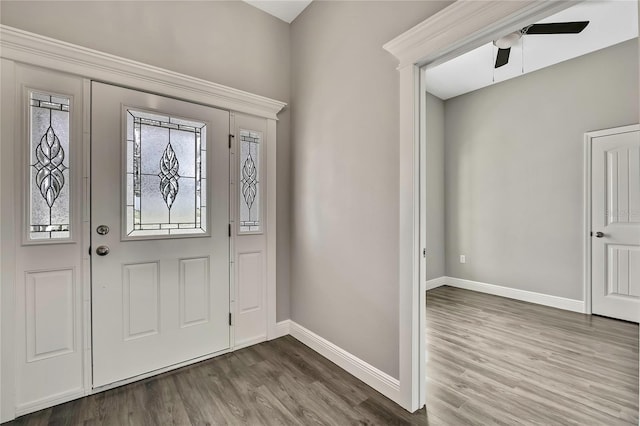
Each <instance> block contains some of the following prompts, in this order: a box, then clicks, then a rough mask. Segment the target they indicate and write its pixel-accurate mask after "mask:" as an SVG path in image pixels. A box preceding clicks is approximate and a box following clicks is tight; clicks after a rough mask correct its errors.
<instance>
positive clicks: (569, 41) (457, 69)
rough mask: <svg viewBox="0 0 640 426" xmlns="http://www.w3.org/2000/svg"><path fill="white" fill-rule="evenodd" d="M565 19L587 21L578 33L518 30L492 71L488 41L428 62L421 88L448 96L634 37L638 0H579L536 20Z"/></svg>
mask: <svg viewBox="0 0 640 426" xmlns="http://www.w3.org/2000/svg"><path fill="white" fill-rule="evenodd" d="M570 21H590V22H589V25H588V26H587V27H586V28H585V29H584V30H583V31H582V32H581V33H579V34H557V35H529V36H527V35H525V36H523V37H522V38H521V39H520V41H519V42H518V44H516V45H515V46H513V47H512V48H511V55H510V57H509V63H508V64H507V65H505V66H503V67H500V68H498V69H495V71H494V63H495V58H496V52H497V48H496V47H495V46H493V43H491V42H489V43H487V44H485V45H483V46H480V47H479V48H477V49H474V50H472V51H470V52H468V53H465V54H463V55H461V56H458V57H457V58H454V59H452V60H450V61H448V62H445V63H443V64H440V65H437V66H435V67H433V68H428V69H427V71H426V86H427V91H428V92H430V93H432V94H434V95H436V96H438V97H439V98H441V99H449V98H452V97H454V96H458V95H461V94H464V93H468V92H471V91H473V90H477V89H480V88H482V87H486V86H490V85H492V84H495V83H499V82H501V81H504V80H508V79H511V78H515V77H518V76H520V75H522V74H523V67H524V74H526V73H529V72H532V71H535V70H538V69H541V68H544V67H548V66H550V65H553V64H557V63H559V62H562V61H566V60H568V59H571V58H575V57H578V56H582V55H585V54H587V53H590V52H593V51H596V50H600V49H603V48H605V47H608V46H612V45H614V44H618V43H621V42H623V41H626V40H630V39H632V38H635V37H638V3H637V2H636V1H620V0H618V1H615V0H605V1H585V2H583V3H579V4H577V5H575V6H572V7H570V8H568V9H565V10H563V11H562V12H559V13H556V14H555V15H552V16H549V17H548V18H545V19H543V20H541V21H539V22H540V23H542V22H570ZM523 45H524V49H523ZM523 50H524V56H523ZM494 79H495V82H494Z"/></svg>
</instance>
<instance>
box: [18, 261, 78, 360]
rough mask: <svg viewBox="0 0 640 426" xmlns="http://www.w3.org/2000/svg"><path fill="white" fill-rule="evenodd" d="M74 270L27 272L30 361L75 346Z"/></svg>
mask: <svg viewBox="0 0 640 426" xmlns="http://www.w3.org/2000/svg"><path fill="white" fill-rule="evenodd" d="M74 287H75V283H74V276H73V270H71V269H65V270H60V271H42V272H28V273H27V274H26V291H27V294H26V296H27V297H26V323H27V329H26V333H27V362H33V361H37V360H41V359H44V358H50V357H54V356H60V355H64V354H67V353H69V352H73V351H74V349H75V342H74V340H75V336H74V328H75V316H76V314H75V303H74V299H75V291H74Z"/></svg>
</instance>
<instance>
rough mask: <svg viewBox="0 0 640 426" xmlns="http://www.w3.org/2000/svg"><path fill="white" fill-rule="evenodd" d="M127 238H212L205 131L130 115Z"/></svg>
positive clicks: (187, 123)
mask: <svg viewBox="0 0 640 426" xmlns="http://www.w3.org/2000/svg"><path fill="white" fill-rule="evenodd" d="M126 116H127V117H126V118H127V156H126V171H127V186H126V201H127V202H126V237H138V236H153V235H163V236H176V235H181V234H206V232H207V206H206V204H207V203H206V200H207V197H206V193H207V172H206V170H207V165H206V162H207V146H206V140H207V137H206V130H207V129H206V125H205V123H202V122H199V121H192V120H185V119H182V118H176V117H172V116H169V115H161V114H158V113H151V112H144V111H140V110H135V109H126Z"/></svg>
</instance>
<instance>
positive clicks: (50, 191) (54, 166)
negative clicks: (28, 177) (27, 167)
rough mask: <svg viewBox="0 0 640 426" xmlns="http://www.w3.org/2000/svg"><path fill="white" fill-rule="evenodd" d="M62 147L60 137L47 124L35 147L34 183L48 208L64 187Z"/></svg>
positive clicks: (64, 168) (64, 167)
mask: <svg viewBox="0 0 640 426" xmlns="http://www.w3.org/2000/svg"><path fill="white" fill-rule="evenodd" d="M64 155H65V154H64V149H63V148H62V144H61V143H60V139H58V136H57V135H56V133H55V132H54V131H53V128H52V127H51V126H49V128H48V129H47V131H46V132H45V134H44V135H43V136H42V138H41V139H40V143H39V144H38V146H37V147H36V158H37V160H38V161H37V162H36V163H35V164H34V165H33V167H35V169H36V170H37V172H36V185H38V188H39V189H40V194H42V197H43V198H44V200H45V201H46V202H47V205H48V206H49V208H51V207H52V206H53V204H54V203H55V201H56V199H57V198H58V196H59V195H60V192H62V188H63V187H64V174H63V172H64V171H65V170H66V169H67V167H66V166H65V165H64V164H63V162H64Z"/></svg>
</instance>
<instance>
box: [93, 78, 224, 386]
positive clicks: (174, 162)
mask: <svg viewBox="0 0 640 426" xmlns="http://www.w3.org/2000/svg"><path fill="white" fill-rule="evenodd" d="M228 134H229V113H228V112H226V111H222V110H218V109H215V108H210V107H205V106H202V105H196V104H191V103H188V102H183V101H178V100H175V99H170V98H165V97H162V96H157V95H151V94H148V93H143V92H138V91H134V90H129V89H124V88H121V87H116V86H110V85H106V84H101V83H93V84H92V97H91V170H92V173H91V224H90V226H91V246H92V247H91V267H92V329H93V386H94V387H99V386H103V385H107V384H110V383H114V382H117V381H121V380H124V379H128V378H132V377H135V376H138V375H141V374H145V373H149V372H152V371H155V370H158V369H162V368H166V367H169V366H172V365H175V364H179V363H182V362H185V361H188V360H192V359H195V358H199V357H203V356H206V355H209V354H213V353H216V352H219V351H222V350H224V349H227V348H229V331H230V328H229V320H228V318H229V228H228V227H229V150H228V142H227V141H228V139H227V138H228Z"/></svg>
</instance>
